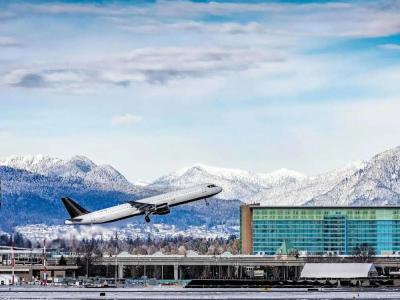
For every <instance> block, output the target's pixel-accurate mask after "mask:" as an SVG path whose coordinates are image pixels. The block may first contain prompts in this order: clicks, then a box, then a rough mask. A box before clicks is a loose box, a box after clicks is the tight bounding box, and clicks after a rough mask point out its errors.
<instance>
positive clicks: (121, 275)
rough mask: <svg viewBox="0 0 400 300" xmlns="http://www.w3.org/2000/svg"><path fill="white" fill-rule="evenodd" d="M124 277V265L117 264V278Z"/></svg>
mask: <svg viewBox="0 0 400 300" xmlns="http://www.w3.org/2000/svg"><path fill="white" fill-rule="evenodd" d="M123 278H124V266H123V265H118V279H123Z"/></svg>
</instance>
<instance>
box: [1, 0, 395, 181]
mask: <svg viewBox="0 0 400 300" xmlns="http://www.w3.org/2000/svg"><path fill="white" fill-rule="evenodd" d="M0 24H1V26H0V104H1V109H0V138H1V147H0V157H6V156H9V155H14V154H39V153H40V154H50V155H54V156H58V157H62V158H68V157H70V156H72V155H75V154H82V155H86V156H88V157H90V158H91V159H93V160H94V161H96V162H98V163H109V164H112V165H113V166H115V167H116V168H117V169H119V170H120V171H122V172H123V174H125V175H126V176H127V177H128V178H129V179H130V180H133V181H134V180H137V179H145V180H151V179H154V178H156V177H157V176H160V175H163V174H164V173H166V172H170V171H172V170H174V169H177V168H181V167H184V166H189V165H191V164H194V163H198V162H200V163H204V164H210V165H214V166H221V167H231V168H241V169H246V170H250V171H254V172H269V171H273V170H275V169H277V168H282V167H285V168H289V169H294V170H297V171H300V172H303V173H306V174H315V173H319V172H324V171H327V170H330V169H332V168H336V167H341V166H342V165H345V164H347V163H349V162H351V161H353V160H359V159H368V158H369V157H370V156H372V155H374V154H375V153H377V152H379V151H383V150H385V149H388V148H390V147H393V146H397V145H399V144H400V142H399V141H400V134H399V130H398V128H400V118H399V117H398V113H399V111H400V84H399V82H400V5H399V3H398V1H344V2H341V1H335V2H330V1H314V2H313V1H284V2H279V1H273V2H265V1H214V2H208V1H193V2H191V1H140V2H138V1H115V2H108V1H64V2H62V1H58V2H53V1H31V2H23V1H0Z"/></svg>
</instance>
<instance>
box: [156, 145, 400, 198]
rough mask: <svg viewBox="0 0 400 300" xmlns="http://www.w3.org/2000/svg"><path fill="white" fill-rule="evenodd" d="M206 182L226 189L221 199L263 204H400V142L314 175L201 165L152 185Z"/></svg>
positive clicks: (163, 185)
mask: <svg viewBox="0 0 400 300" xmlns="http://www.w3.org/2000/svg"><path fill="white" fill-rule="evenodd" d="M206 182H212V183H215V184H217V185H220V186H222V187H223V188H224V192H223V193H221V194H219V195H218V198H220V199H238V200H240V201H242V202H246V203H260V204H262V205H344V206H348V205H353V206H354V205H399V204H400V147H396V148H394V149H391V150H388V151H385V152H383V153H380V154H378V155H376V156H374V157H373V158H372V159H371V160H369V161H359V162H354V163H352V164H349V165H347V166H345V167H343V168H339V169H336V170H333V171H330V172H326V173H323V174H318V175H313V176H306V175H303V174H300V173H298V172H295V171H290V170H285V169H282V170H278V171H276V172H272V173H266V174H257V173H251V172H246V171H241V170H234V169H222V168H214V167H209V166H205V165H200V164H196V165H194V166H192V167H189V168H185V169H181V170H178V171H176V172H173V173H171V174H169V175H166V176H163V177H161V178H159V179H157V180H156V181H154V182H153V183H152V184H150V185H149V186H152V187H158V188H161V187H164V188H170V189H171V188H173V187H183V186H190V185H194V184H199V183H206Z"/></svg>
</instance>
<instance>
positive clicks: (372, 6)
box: [9, 1, 400, 37]
mask: <svg viewBox="0 0 400 300" xmlns="http://www.w3.org/2000/svg"><path fill="white" fill-rule="evenodd" d="M9 9H10V10H12V11H13V12H14V13H16V14H18V13H20V14H22V15H23V14H24V13H27V12H28V13H36V14H75V15H78V14H86V15H87V14H90V15H97V16H102V17H110V18H115V19H119V20H120V21H122V22H123V23H124V24H125V25H124V27H125V28H131V29H132V30H135V29H134V28H135V26H137V29H136V30H138V29H140V28H141V29H142V30H155V29H154V25H151V23H152V22H153V23H154V22H156V23H165V24H164V25H165V27H164V28H162V27H159V29H161V30H165V29H175V30H177V29H179V30H182V29H183V30H192V31H202V32H210V31H212V32H222V33H242V32H249V31H250V32H258V33H260V32H264V31H265V33H266V34H267V33H268V32H271V31H275V32H282V33H284V34H289V35H318V36H335V37H367V36H368V37H374V36H385V35H390V34H396V33H399V31H400V7H399V5H398V3H397V2H396V1H379V2H366V1H357V2H347V3H335V2H334V3H308V4H294V3H252V4H251V3H227V2H223V3H218V2H205V3H200V2H190V1H158V2H156V3H155V4H153V5H143V6H133V5H127V6H119V5H90V4H67V3H64V4H18V5H14V6H13V5H11V6H10V7H9ZM238 14H240V15H245V16H247V17H250V16H253V17H255V16H257V20H260V24H259V25H256V24H255V23H251V24H239V23H238V24H236V23H235V22H234V21H232V20H234V19H235V16H237V15H238ZM206 15H213V16H215V15H218V16H225V17H230V18H231V19H228V20H227V21H225V22H221V23H214V24H212V23H198V22H194V21H193V19H194V18H196V19H198V18H201V17H202V16H206ZM188 20H189V21H188ZM165 21H167V22H165ZM263 22H264V23H265V24H268V30H265V28H264V26H265V25H263V24H262V23H263ZM146 23H150V24H148V25H143V24H146ZM255 25H256V26H255Z"/></svg>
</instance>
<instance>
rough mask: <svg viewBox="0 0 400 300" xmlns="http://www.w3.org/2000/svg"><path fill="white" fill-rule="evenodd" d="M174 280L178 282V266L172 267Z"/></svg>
mask: <svg viewBox="0 0 400 300" xmlns="http://www.w3.org/2000/svg"><path fill="white" fill-rule="evenodd" d="M174 280H179V265H174Z"/></svg>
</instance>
